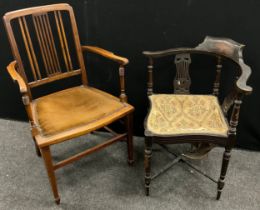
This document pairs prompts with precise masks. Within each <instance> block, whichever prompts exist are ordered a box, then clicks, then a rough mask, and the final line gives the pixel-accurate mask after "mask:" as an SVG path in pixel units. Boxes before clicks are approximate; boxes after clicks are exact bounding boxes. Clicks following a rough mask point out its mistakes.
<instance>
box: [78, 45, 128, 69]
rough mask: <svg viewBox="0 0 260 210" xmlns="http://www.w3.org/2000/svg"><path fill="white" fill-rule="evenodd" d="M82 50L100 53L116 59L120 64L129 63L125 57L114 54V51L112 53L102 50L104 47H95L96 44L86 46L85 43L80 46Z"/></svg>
mask: <svg viewBox="0 0 260 210" xmlns="http://www.w3.org/2000/svg"><path fill="white" fill-rule="evenodd" d="M82 50H83V51H89V52H93V53H96V54H98V55H101V56H103V57H106V58H109V59H111V60H113V61H116V62H118V63H119V64H121V65H126V64H128V63H129V61H128V59H127V58H124V57H121V56H118V55H115V54H114V53H112V52H110V51H107V50H104V49H102V48H99V47H96V46H87V45H86V46H82Z"/></svg>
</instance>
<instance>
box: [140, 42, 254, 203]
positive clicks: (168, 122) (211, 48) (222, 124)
mask: <svg viewBox="0 0 260 210" xmlns="http://www.w3.org/2000/svg"><path fill="white" fill-rule="evenodd" d="M243 47H244V45H242V44H239V43H237V42H235V41H233V40H231V39H226V38H216V37H206V38H205V40H204V41H203V42H202V43H201V44H199V45H198V46H197V47H195V48H177V49H168V50H163V51H154V52H152V51H144V52H143V54H144V55H145V56H146V57H147V58H148V62H149V64H148V82H147V95H148V96H149V99H150V109H149V112H148V114H147V117H146V120H145V123H144V126H145V150H144V153H145V161H144V168H145V190H146V195H149V193H150V183H151V179H152V176H151V157H152V145H153V143H154V142H155V143H158V144H160V145H162V144H178V143H191V144H192V145H194V146H196V147H197V149H196V150H195V151H194V152H193V151H191V152H188V153H184V154H182V155H181V156H180V157H177V158H176V160H174V161H173V163H175V162H176V161H179V160H181V159H182V158H183V157H186V158H191V159H194V160H195V159H201V158H204V157H206V156H207V153H208V152H209V151H210V150H211V149H212V148H213V147H214V146H216V145H221V146H224V147H225V152H224V155H223V161H222V168H221V173H220V178H219V180H218V191H217V199H220V196H221V193H222V190H223V187H224V180H225V176H226V172H227V167H228V163H229V159H230V155H231V149H232V148H233V146H234V145H235V142H236V129H237V125H238V119H239V111H240V105H241V103H242V98H243V96H244V95H248V94H250V93H251V92H252V88H251V87H250V86H248V85H247V84H246V83H247V80H248V78H249V76H250V74H251V69H250V67H249V66H248V65H246V64H245V63H244V61H243V57H242V49H243ZM193 55H195V56H196V57H197V58H198V56H201V57H202V58H203V59H208V58H210V59H212V58H213V59H214V60H215V62H216V76H215V80H214V83H213V84H212V87H213V88H212V89H213V90H212V95H196V94H191V93H190V87H191V77H190V74H189V71H190V68H189V67H190V64H191V62H192V58H193V57H192V56H193ZM205 55H207V56H205ZM166 56H173V57H174V62H175V67H176V68H175V70H176V74H175V78H174V79H173V86H174V87H173V88H174V93H173V94H159V93H155V92H154V89H153V84H154V78H153V71H154V66H155V64H156V61H157V60H159V59H160V58H163V57H166ZM223 60H228V61H229V62H231V63H233V64H234V66H235V67H236V69H239V71H238V72H236V73H237V75H236V76H237V77H236V79H235V81H230V84H232V88H231V90H230V91H229V92H228V94H227V95H226V96H225V97H224V100H223V103H222V104H220V100H219V99H220V97H219V92H220V87H221V72H222V63H224V62H223ZM211 61H212V60H211ZM200 62H203V60H200ZM158 63H160V62H158ZM156 67H157V66H156ZM157 68H158V67H157ZM210 69H212V68H210ZM210 69H208V70H210ZM157 71H158V72H159V70H158V69H157ZM196 72H199V69H196ZM229 113H230V114H229ZM169 165H171V164H169ZM162 171H163V170H162ZM160 172H161V171H160ZM153 177H156V175H153Z"/></svg>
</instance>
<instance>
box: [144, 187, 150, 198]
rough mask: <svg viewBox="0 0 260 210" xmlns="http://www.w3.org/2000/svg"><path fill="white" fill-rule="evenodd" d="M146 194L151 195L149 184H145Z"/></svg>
mask: <svg viewBox="0 0 260 210" xmlns="http://www.w3.org/2000/svg"><path fill="white" fill-rule="evenodd" d="M145 195H146V196H149V195H150V187H149V186H145Z"/></svg>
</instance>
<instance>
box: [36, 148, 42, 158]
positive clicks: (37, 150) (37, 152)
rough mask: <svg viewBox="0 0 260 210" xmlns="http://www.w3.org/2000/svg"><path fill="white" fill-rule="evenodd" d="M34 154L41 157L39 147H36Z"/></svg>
mask: <svg viewBox="0 0 260 210" xmlns="http://www.w3.org/2000/svg"><path fill="white" fill-rule="evenodd" d="M36 155H37V156H38V157H41V156H42V154H41V152H40V150H39V148H37V149H36Z"/></svg>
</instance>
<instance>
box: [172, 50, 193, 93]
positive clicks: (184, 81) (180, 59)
mask: <svg viewBox="0 0 260 210" xmlns="http://www.w3.org/2000/svg"><path fill="white" fill-rule="evenodd" d="M174 62H175V64H176V76H175V78H174V83H173V84H174V93H176V94H182V93H189V92H190V85H191V79H190V75H189V66H190V63H191V58H190V54H188V53H185V54H177V55H176V56H175V61H174Z"/></svg>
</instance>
